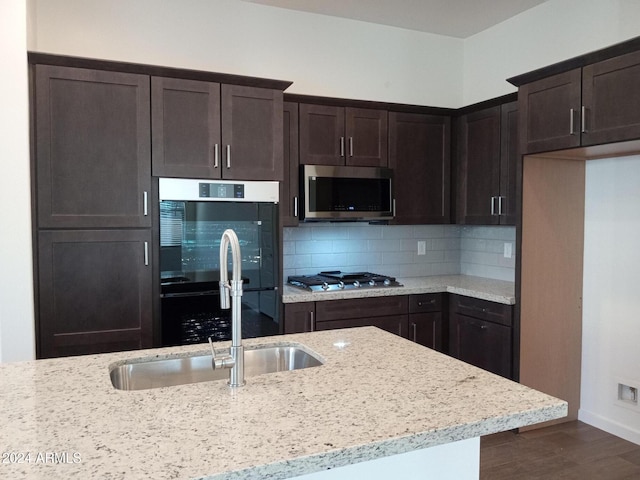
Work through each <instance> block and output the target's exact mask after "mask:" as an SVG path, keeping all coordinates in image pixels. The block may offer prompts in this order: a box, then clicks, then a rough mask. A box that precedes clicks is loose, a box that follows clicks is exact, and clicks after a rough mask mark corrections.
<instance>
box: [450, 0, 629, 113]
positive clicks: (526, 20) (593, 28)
mask: <svg viewBox="0 0 640 480" xmlns="http://www.w3.org/2000/svg"><path fill="white" fill-rule="evenodd" d="M638 19H640V2H639V1H638V0H548V1H547V2H544V3H542V4H540V5H538V6H537V7H534V8H532V9H530V10H527V11H525V12H523V13H521V14H520V15H517V16H516V17H513V18H511V19H509V20H506V21H504V22H502V23H501V24H499V25H496V26H495V27H493V28H490V29H488V30H485V31H484V32H480V33H478V34H476V35H474V36H472V37H469V38H468V39H466V40H465V44H464V86H463V90H464V93H463V103H464V104H465V105H470V104H473V103H476V102H479V101H482V100H486V99H488V98H494V97H498V96H500V95H505V94H507V93H511V92H515V91H516V88H515V87H514V86H512V85H511V84H510V83H508V82H507V81H506V79H507V78H510V77H513V76H515V75H519V74H522V73H526V72H529V71H531V70H535V69H537V68H541V67H544V66H546V65H550V64H552V63H556V62H559V61H562V60H566V59H568V58H571V57H575V56H577V55H582V54H584V53H588V52H591V51H593V50H598V49H600V48H603V47H606V46H609V45H612V44H615V43H618V42H621V41H624V40H628V39H629V38H632V37H636V36H638V35H640V22H639V21H638Z"/></svg>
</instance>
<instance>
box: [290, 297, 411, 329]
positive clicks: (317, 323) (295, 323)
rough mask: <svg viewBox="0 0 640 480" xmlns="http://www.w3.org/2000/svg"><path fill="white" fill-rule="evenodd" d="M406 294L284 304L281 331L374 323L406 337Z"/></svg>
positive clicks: (358, 325) (373, 324)
mask: <svg viewBox="0 0 640 480" xmlns="http://www.w3.org/2000/svg"><path fill="white" fill-rule="evenodd" d="M407 313H408V305H407V296H406V295H397V296H390V297H373V298H354V299H347V300H327V301H321V302H303V303H288V304H285V305H284V332H285V333H301V332H311V331H316V330H332V329H335V328H349V327H364V326H368V325H371V326H375V327H379V328H381V329H383V330H387V331H388V332H391V333H395V334H396V335H400V336H401V337H405V338H406V337H407V333H408V324H407Z"/></svg>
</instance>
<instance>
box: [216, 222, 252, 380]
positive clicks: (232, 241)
mask: <svg viewBox="0 0 640 480" xmlns="http://www.w3.org/2000/svg"><path fill="white" fill-rule="evenodd" d="M229 247H231V262H232V265H233V272H232V277H231V281H229V279H228V277H229V273H228V272H227V254H228V250H229ZM241 260H242V258H241V255H240V242H238V236H237V235H236V232H234V231H233V230H231V229H227V230H225V231H224V233H223V234H222V238H221V239H220V282H219V284H220V308H222V309H224V310H228V309H229V303H231V308H232V310H231V347H230V348H229V355H223V356H216V353H215V350H214V348H213V342H212V341H211V337H209V345H210V346H211V357H212V359H211V364H212V366H213V369H214V370H215V369H216V368H229V369H230V372H229V386H230V387H241V386H242V385H244V383H245V382H244V347H243V346H242V313H241V311H242V310H241V307H242V299H241V297H242V267H241V264H240V262H241ZM230 296H231V297H232V298H231V299H230V298H229V297H230Z"/></svg>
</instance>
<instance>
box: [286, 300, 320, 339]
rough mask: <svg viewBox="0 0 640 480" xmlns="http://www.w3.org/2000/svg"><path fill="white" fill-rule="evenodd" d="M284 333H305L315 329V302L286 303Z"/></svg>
mask: <svg viewBox="0 0 640 480" xmlns="http://www.w3.org/2000/svg"><path fill="white" fill-rule="evenodd" d="M283 311H284V333H285V334H289V333H305V332H313V331H314V330H315V314H316V304H315V302H300V303H285V304H284V308H283Z"/></svg>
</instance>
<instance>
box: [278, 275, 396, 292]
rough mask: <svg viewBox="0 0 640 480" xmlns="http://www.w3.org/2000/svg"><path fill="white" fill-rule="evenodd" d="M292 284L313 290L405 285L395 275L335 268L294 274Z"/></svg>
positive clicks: (333, 290)
mask: <svg viewBox="0 0 640 480" xmlns="http://www.w3.org/2000/svg"><path fill="white" fill-rule="evenodd" d="M288 282H289V284H290V285H293V286H295V287H299V288H304V289H305V290H310V291H312V292H335V291H339V290H353V289H356V288H364V289H371V288H393V287H402V286H403V285H402V284H401V283H400V282H398V281H396V279H395V278H394V277H389V276H386V275H380V274H377V273H371V272H341V271H340V270H333V271H330V272H320V273H318V274H317V275H292V276H290V277H289V278H288Z"/></svg>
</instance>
